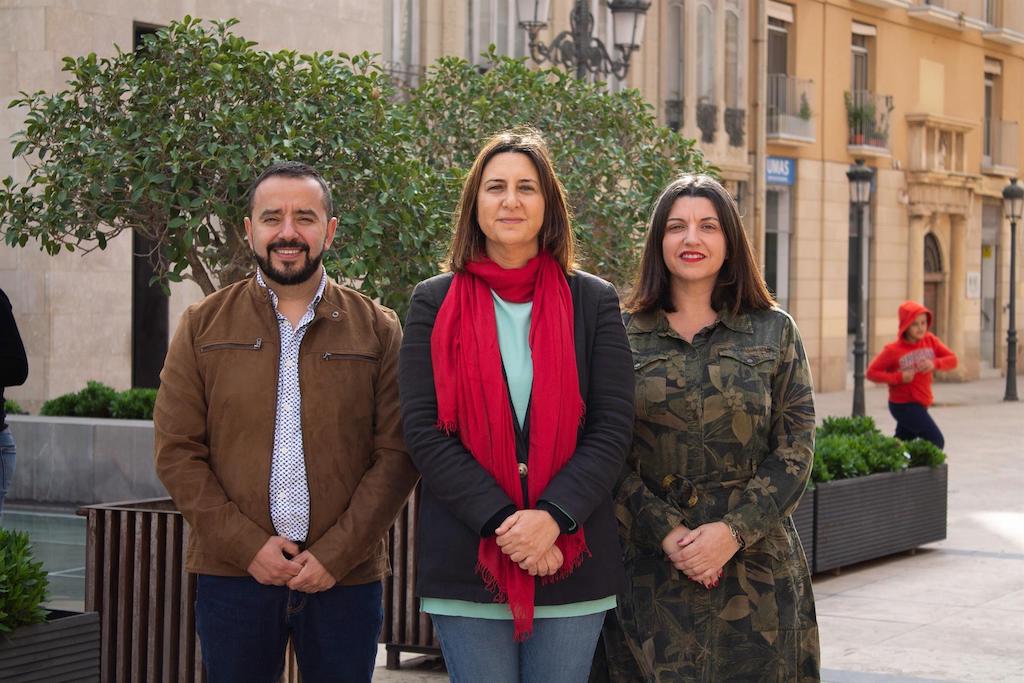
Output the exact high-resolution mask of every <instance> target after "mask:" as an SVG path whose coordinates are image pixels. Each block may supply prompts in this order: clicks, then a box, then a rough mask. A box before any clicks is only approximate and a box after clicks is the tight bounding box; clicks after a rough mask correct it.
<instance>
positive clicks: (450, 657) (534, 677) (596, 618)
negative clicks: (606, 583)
mask: <svg viewBox="0 0 1024 683" xmlns="http://www.w3.org/2000/svg"><path fill="white" fill-rule="evenodd" d="M430 618H431V619H432V620H433V622H434V630H435V631H437V638H438V640H440V641H441V651H442V652H444V660H445V663H446V664H447V665H448V675H449V676H451V681H452V683H586V681H587V678H588V677H589V676H590V665H591V663H592V662H593V659H594V649H595V648H596V647H597V637H598V635H600V633H601V625H602V624H604V612H599V613H597V614H588V615H586V616H582V617H562V618H557V619H534V620H533V635H531V636H530V637H529V638H528V639H527V640H525V641H523V642H521V643H517V642H516V641H515V638H514V632H513V628H512V620H511V619H477V618H473V617H449V616H442V615H439V614H432V615H430Z"/></svg>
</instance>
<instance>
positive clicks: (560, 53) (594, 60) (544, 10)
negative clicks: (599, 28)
mask: <svg viewBox="0 0 1024 683" xmlns="http://www.w3.org/2000/svg"><path fill="white" fill-rule="evenodd" d="M606 2H607V6H608V9H610V10H611V12H612V36H613V38H612V42H613V43H614V49H615V52H616V53H617V55H618V58H615V57H613V56H612V55H610V54H609V51H608V48H607V47H606V46H605V44H604V42H603V41H602V40H601V39H600V38H597V37H596V36H594V15H593V14H591V12H590V7H589V5H590V3H589V2H587V0H576V3H575V5H573V9H572V14H570V16H569V26H570V29H569V30H568V31H562V32H561V33H559V34H558V35H557V36H555V38H554V39H553V40H552V41H551V42H550V43H549V44H547V45H545V44H544V43H542V42H540V41H538V40H537V34H538V33H540V31H541V30H542V29H544V28H545V27H546V26H547V25H548V17H549V15H550V11H551V0H516V11H517V12H518V13H519V26H520V27H521V28H522V29H524V30H526V31H527V32H528V33H529V34H530V56H531V57H532V58H533V61H535V62H537V63H538V64H543V63H544V62H550V63H551V64H552V65H554V66H561V67H564V68H566V69H568V70H570V71H571V70H574V69H575V71H576V78H579V79H583V78H585V77H586V76H587V74H594V75H596V76H599V77H601V78H602V79H607V78H608V76H609V75H612V76H615V77H617V78H625V77H626V74H627V73H628V72H629V58H630V56H631V55H632V54H633V53H634V52H635V51H637V50H639V49H640V44H641V43H642V42H643V39H644V25H645V23H646V20H647V17H646V14H647V10H648V8H649V7H650V6H651V2H650V0H606Z"/></svg>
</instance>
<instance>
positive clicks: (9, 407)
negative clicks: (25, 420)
mask: <svg viewBox="0 0 1024 683" xmlns="http://www.w3.org/2000/svg"><path fill="white" fill-rule="evenodd" d="M4 412H5V413H7V414H8V415H28V411H27V410H23V409H22V407H21V406H19V405H18V404H17V403H16V402H15V401H12V400H11V399H9V398H5V399H4Z"/></svg>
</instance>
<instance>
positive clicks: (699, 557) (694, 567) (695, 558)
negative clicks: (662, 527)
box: [661, 522, 740, 589]
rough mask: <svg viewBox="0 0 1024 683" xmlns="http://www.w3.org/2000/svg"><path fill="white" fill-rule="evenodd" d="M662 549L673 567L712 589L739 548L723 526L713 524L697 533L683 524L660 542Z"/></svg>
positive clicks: (696, 530) (721, 523) (701, 528)
mask: <svg viewBox="0 0 1024 683" xmlns="http://www.w3.org/2000/svg"><path fill="white" fill-rule="evenodd" d="M661 549H662V550H663V551H664V552H665V556H666V557H667V558H668V561H669V562H671V563H672V566H673V567H675V568H676V569H678V570H679V571H681V572H683V573H684V574H686V576H687V577H688V578H690V579H692V580H693V581H696V582H697V583H700V584H702V585H703V586H704V587H705V588H708V589H711V588H714V587H716V586H717V585H718V581H719V579H720V578H721V576H722V567H724V566H725V563H726V562H728V561H729V560H730V559H732V556H733V555H735V554H736V551H737V550H739V549H740V546H739V543H737V542H736V539H735V538H734V537H733V535H732V532H731V531H730V530H729V527H728V526H727V525H726V524H725V523H724V522H711V523H710V524H702V525H700V526H699V527H697V528H696V529H688V528H686V527H685V526H683V525H682V524H680V525H679V526H677V527H676V528H674V529H673V530H672V531H670V532H669V533H668V535H667V536H665V538H664V539H663V540H662V541H661Z"/></svg>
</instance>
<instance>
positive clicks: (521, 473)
mask: <svg viewBox="0 0 1024 683" xmlns="http://www.w3.org/2000/svg"><path fill="white" fill-rule="evenodd" d="M529 471H530V470H529V468H528V467H527V466H526V463H525V462H521V463H519V476H520V477H522V478H523V479H525V478H526V475H527V473H528V472H529Z"/></svg>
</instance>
